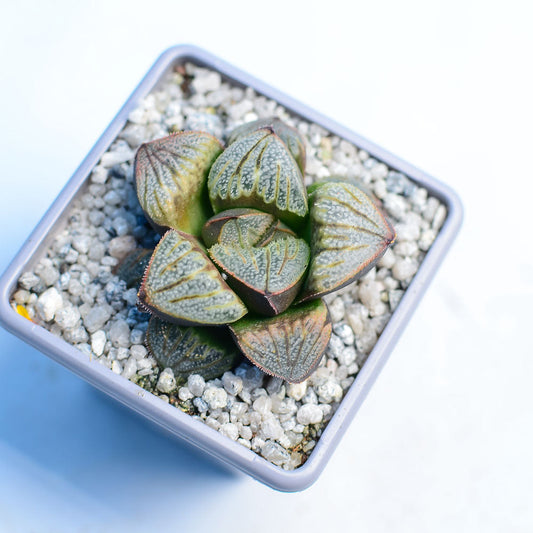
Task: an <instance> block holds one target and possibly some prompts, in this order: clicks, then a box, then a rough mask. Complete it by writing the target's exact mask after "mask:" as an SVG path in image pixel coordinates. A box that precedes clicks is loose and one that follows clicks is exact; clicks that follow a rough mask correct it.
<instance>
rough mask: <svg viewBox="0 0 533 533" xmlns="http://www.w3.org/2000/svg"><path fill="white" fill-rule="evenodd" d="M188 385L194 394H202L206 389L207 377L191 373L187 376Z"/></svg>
mask: <svg viewBox="0 0 533 533" xmlns="http://www.w3.org/2000/svg"><path fill="white" fill-rule="evenodd" d="M187 387H189V390H190V391H191V393H192V394H194V396H201V395H202V394H203V392H204V389H205V379H204V378H203V377H202V376H200V375H199V374H191V375H190V376H189V377H188V378H187Z"/></svg>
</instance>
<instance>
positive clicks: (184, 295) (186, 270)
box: [138, 230, 247, 325]
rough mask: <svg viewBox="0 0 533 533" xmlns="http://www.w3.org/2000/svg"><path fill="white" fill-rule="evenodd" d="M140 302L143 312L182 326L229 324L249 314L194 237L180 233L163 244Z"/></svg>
mask: <svg viewBox="0 0 533 533" xmlns="http://www.w3.org/2000/svg"><path fill="white" fill-rule="evenodd" d="M138 302H139V307H140V308H142V309H144V310H147V311H149V312H151V313H153V314H155V315H158V316H159V317H161V318H163V319H165V320H169V321H171V322H174V323H176V324H181V325H208V324H211V325H215V324H228V323H229V322H234V321H235V320H238V319H239V318H241V317H242V316H243V315H245V314H246V312H247V310H246V307H245V306H244V305H243V303H242V302H241V300H240V299H239V297H238V296H237V295H236V294H235V293H234V292H233V291H232V290H231V289H230V288H229V287H228V285H227V284H226V282H225V281H224V280H223V279H222V276H221V275H220V273H219V271H218V270H217V269H216V267H215V265H213V263H212V262H211V260H210V259H209V258H208V257H207V255H206V254H205V252H204V251H203V250H202V248H201V247H200V246H199V245H198V243H197V242H196V240H195V239H194V237H191V236H190V235H187V234H185V233H182V232H180V231H176V230H169V231H167V232H166V233H165V235H164V236H163V237H162V238H161V240H160V241H159V244H158V245H157V247H156V249H155V251H154V253H153V255H152V257H151V259H150V263H149V264H148V267H147V269H146V272H145V275H144V279H143V282H142V285H141V288H140V289H139V293H138Z"/></svg>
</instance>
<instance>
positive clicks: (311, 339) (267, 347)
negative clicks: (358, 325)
mask: <svg viewBox="0 0 533 533" xmlns="http://www.w3.org/2000/svg"><path fill="white" fill-rule="evenodd" d="M230 330H231V332H232V333H233V336H234V337H235V340H236V342H237V344H238V345H239V348H240V349H241V350H242V352H243V353H244V355H245V356H246V357H247V358H248V359H250V361H252V363H254V364H255V365H257V366H258V367H259V368H260V369H261V370H263V371H264V372H266V373H267V374H271V375H273V376H278V377H280V378H282V379H284V380H286V381H288V382H290V383H299V382H301V381H303V380H305V379H307V378H308V377H309V376H310V374H311V373H312V372H313V370H315V368H316V367H317V366H318V364H319V362H320V359H321V358H322V355H323V354H324V352H325V350H326V348H327V346H328V343H329V339H330V337H331V320H330V318H329V313H328V309H327V306H326V304H325V303H324V302H323V301H322V300H314V301H312V302H307V303H305V304H302V305H299V306H296V307H291V308H289V309H288V310H287V311H285V312H284V313H282V314H281V315H278V316H276V317H273V318H260V319H257V318H254V317H245V318H243V319H241V320H239V321H238V322H236V323H234V324H231V326H230Z"/></svg>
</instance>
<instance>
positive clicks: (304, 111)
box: [0, 46, 462, 491]
mask: <svg viewBox="0 0 533 533" xmlns="http://www.w3.org/2000/svg"><path fill="white" fill-rule="evenodd" d="M186 62H191V63H193V64H196V65H198V66H203V67H207V68H209V69H211V70H214V71H217V72H218V73H220V74H221V76H222V77H223V79H224V80H226V81H229V82H230V83H231V84H233V85H235V86H239V87H251V88H253V89H254V90H255V91H256V93H258V94H260V95H263V96H265V97H267V98H269V99H272V100H274V101H276V102H278V103H279V104H281V105H282V106H284V107H285V108H286V109H287V110H288V111H289V112H290V113H291V114H293V115H295V116H297V117H300V118H302V119H304V120H306V121H308V122H310V123H315V124H317V125H318V126H320V127H322V128H324V129H325V130H327V131H328V132H330V133H332V134H334V135H336V136H338V137H340V138H341V139H345V140H347V141H348V142H350V143H353V144H354V145H356V146H357V147H358V148H359V149H362V150H365V151H366V152H368V153H369V154H370V155H371V156H372V157H373V158H375V159H377V160H379V161H381V162H383V163H385V164H386V165H388V166H389V167H391V168H393V169H395V170H396V171H398V172H401V173H403V174H404V175H405V176H407V177H408V178H409V179H411V180H412V181H413V182H415V183H416V184H417V185H419V186H421V187H424V188H425V189H427V190H428V192H429V193H430V194H431V195H432V196H434V197H436V198H437V199H438V200H439V201H440V202H441V203H442V204H443V205H444V206H445V207H446V210H447V216H446V219H445V221H444V224H443V225H442V227H441V228H440V231H439V233H438V235H437V236H436V238H435V240H434V242H433V244H432V245H431V247H430V249H429V250H428V252H427V254H426V256H425V257H424V259H423V260H422V262H421V264H420V266H419V268H418V270H417V272H416V274H415V276H414V278H413V279H412V281H411V282H410V284H409V286H408V288H407V290H406V292H405V294H404V296H403V297H402V299H401V301H400V302H399V304H398V306H397V307H396V309H395V310H394V312H393V313H392V316H391V318H390V320H389V321H388V323H387V325H386V327H385V329H384V330H383V332H382V333H381V335H380V337H379V339H378V341H377V343H376V344H375V346H374V348H373V349H372V351H371V353H370V355H369V356H368V358H367V359H366V361H365V363H364V364H363V366H362V368H361V369H360V371H359V373H358V374H357V377H356V379H355V380H354V382H353V384H352V385H351V386H350V388H349V390H348V391H347V392H346V394H345V395H344V398H343V399H342V401H341V403H340V405H339V407H338V408H337V410H336V412H335V414H334V415H333V417H332V418H331V420H330V421H329V422H328V424H327V426H326V427H325V429H324V430H323V432H322V435H321V436H320V439H319V440H318V443H317V444H316V446H315V448H314V450H313V451H312V453H311V454H310V455H309V457H308V459H307V461H306V462H305V463H304V464H303V465H302V466H300V467H298V468H296V469H294V470H283V469H282V468H280V467H278V466H275V465H274V464H272V463H270V462H269V461H267V460H266V459H264V458H262V457H261V456H259V455H257V454H256V453H255V452H253V451H251V450H249V449H247V448H245V447H244V446H242V445H241V444H239V443H237V442H235V441H232V440H231V439H229V438H227V437H226V436H224V435H222V434H220V433H218V432H217V431H215V430H213V429H212V428H210V427H208V426H207V425H205V424H203V423H200V422H199V421H197V420H195V419H194V418H193V417H191V416H190V415H188V414H186V413H184V412H182V411H181V410H180V409H177V408H176V407H174V406H172V405H169V404H168V403H165V402H163V401H161V399H160V398H158V397H156V396H155V395H153V394H151V393H150V392H148V391H146V390H144V389H143V388H141V387H140V386H138V385H136V384H135V383H133V382H131V381H129V380H128V379H125V378H124V377H122V376H120V375H117V374H115V373H113V372H112V371H111V370H110V369H108V368H106V367H105V366H103V365H101V364H99V363H98V362H97V361H95V360H94V359H92V358H91V357H89V356H88V355H87V354H85V353H82V352H81V351H80V350H78V349H77V348H75V347H74V346H72V345H70V344H68V343H67V342H66V341H64V340H62V339H59V338H57V337H56V336H54V335H53V334H52V333H51V332H49V331H48V330H46V329H45V328H43V327H40V326H38V325H36V324H34V323H32V322H30V321H28V320H26V319H25V318H23V317H22V316H21V315H20V314H18V313H16V312H15V311H14V309H13V307H12V306H11V304H10V301H11V299H12V295H13V293H14V291H15V289H16V287H17V282H18V279H19V277H20V276H21V274H22V273H23V272H24V271H26V270H28V269H30V268H32V267H33V266H35V265H36V264H37V262H38V261H39V259H40V258H41V257H42V256H43V254H44V252H45V250H46V248H47V247H48V246H49V245H50V243H51V241H52V239H53V236H54V234H56V233H57V232H58V231H60V230H61V229H62V227H64V225H65V216H64V214H65V213H66V212H67V210H68V209H69V206H70V205H71V202H72V200H73V199H74V198H75V196H76V195H77V193H78V192H80V191H81V190H82V188H83V186H84V184H85V183H86V181H87V178H88V176H89V174H90V173H91V171H92V169H93V167H94V166H95V165H96V164H97V162H98V161H99V160H100V157H101V156H102V154H103V153H104V152H105V151H106V150H107V149H108V147H109V146H110V144H111V143H112V142H113V141H114V140H115V138H116V137H117V135H118V134H119V132H120V131H121V130H122V128H123V127H124V125H125V124H126V122H127V119H128V116H129V114H130V113H131V112H132V111H133V110H134V109H135V108H136V106H137V104H138V103H139V102H140V101H141V100H142V99H143V98H144V97H146V96H147V95H148V94H149V93H150V91H151V90H152V89H153V88H154V87H155V86H156V85H157V84H158V82H159V81H160V80H161V79H162V77H163V76H164V75H165V74H166V73H167V72H168V71H169V70H170V69H172V68H175V67H176V66H177V65H182V64H185V63H186ZM461 219H462V208H461V204H460V201H459V199H458V198H457V196H456V195H455V193H454V192H453V191H452V190H450V189H449V188H448V187H446V186H445V185H443V184H441V183H439V182H438V181H436V180H435V179H433V178H431V177H430V176H428V175H426V174H425V173H423V172H421V171H420V170H417V169H416V168H414V167H412V166H411V165H409V164H407V163H405V162H403V161H401V160H400V159H398V158H396V157H395V156H393V155H391V154H389V153H387V152H386V151H385V150H383V149H381V148H379V147H377V146H375V145H374V144H372V143H371V142H369V141H367V140H365V139H363V138H361V137H360V136H358V135H356V134H355V133H353V132H351V131H349V130H348V129H346V128H344V127H343V126H341V125H339V124H336V123H335V122H333V121H332V120H330V119H328V118H326V117H324V116H322V115H320V114H319V113H317V112H316V111H313V110H312V109H309V108H307V107H306V106H304V105H302V104H301V103H299V102H297V101H296V100H294V99H292V98H291V97H289V96H286V95H284V94H282V93H280V92H279V91H277V90H275V89H273V88H272V87H269V86H268V85H266V84H264V83H263V82H261V81H259V80H257V79H255V78H253V77H251V76H249V75H248V74H246V73H244V72H241V71H240V70H238V69H236V68H235V67H233V66H231V65H229V64H227V63H225V62H224V61H222V60H220V59H218V58H216V57H215V56H213V55H211V54H209V53H207V52H205V51H203V50H201V49H198V48H196V47H192V46H176V47H173V48H171V49H169V50H167V51H166V52H164V53H163V54H162V55H161V57H160V58H159V59H158V60H157V61H156V62H155V64H154V65H153V67H152V68H151V69H150V71H149V72H148V73H147V74H146V76H145V78H144V79H143V80H142V81H141V83H140V84H139V86H138V87H137V88H136V89H135V91H134V92H133V94H132V95H131V96H130V98H129V99H128V100H127V101H126V103H125V104H124V106H123V107H122V109H121V110H120V111H119V113H118V114H117V116H116V117H115V118H114V119H113V121H112V122H111V124H110V125H109V127H108V128H107V129H106V130H105V132H104V133H103V135H102V136H101V138H100V139H99V140H98V142H97V143H96V144H95V146H94V147H93V149H92V150H91V151H90V153H89V154H88V155H87V157H86V158H85V160H84V161H83V162H82V163H81V165H80V167H79V168H78V169H77V170H76V172H75V173H74V175H73V176H72V178H71V179H70V180H69V182H68V183H67V185H66V186H65V187H64V189H63V190H62V191H61V193H60V195H59V196H58V198H57V199H56V200H55V202H54V203H53V204H52V206H51V207H50V209H49V210H48V211H47V213H46V214H45V216H44V217H43V219H42V220H41V221H40V223H39V224H38V226H37V227H36V228H35V230H34V231H33V232H32V234H31V235H30V237H29V238H28V240H27V241H26V243H25V244H24V245H23V247H22V249H21V250H20V252H19V253H18V255H17V256H16V257H15V259H14V260H13V262H12V263H11V265H10V266H9V267H8V269H7V270H6V272H5V273H4V274H3V276H2V278H0V322H1V324H2V325H3V326H4V327H5V328H6V329H7V330H9V331H10V332H12V333H14V334H15V335H17V336H19V337H20V338H22V339H23V340H25V341H26V342H28V343H29V344H31V345H32V346H34V347H35V348H37V349H39V350H40V351H42V352H44V353H45V354H47V355H48V356H49V357H51V358H52V359H54V360H55V361H57V362H59V363H61V364H62V365H64V366H65V367H67V368H69V369H70V370H72V371H73V372H75V373H76V374H78V375H79V376H81V377H82V378H83V379H85V380H86V381H88V382H89V383H91V384H92V385H94V386H95V387H97V388H98V389H100V390H102V391H103V392H105V393H106V394H108V395H109V396H111V397H113V398H115V399H117V400H118V401H119V402H121V403H122V404H124V405H127V406H128V407H130V408H131V409H133V410H134V411H136V412H138V413H139V414H141V415H143V416H144V417H146V418H147V419H149V420H151V421H152V422H154V423H155V424H157V425H158V426H160V427H162V428H164V429H165V430H166V431H168V432H169V433H170V434H172V435H174V436H176V437H179V438H180V439H183V440H185V441H187V442H188V443H189V444H192V445H193V446H195V447H197V448H200V449H202V450H204V451H205V452H207V453H208V454H210V455H211V456H213V457H215V458H217V459H219V460H221V461H223V462H225V463H228V464H231V465H233V466H235V467H237V468H239V469H241V470H243V471H244V472H246V473H248V474H250V475H251V476H253V477H254V478H256V479H258V480H259V481H261V482H263V483H266V484H267V485H270V486H271V487H273V488H276V489H279V490H284V491H298V490H302V489H304V488H306V487H308V486H309V485H311V484H312V483H313V482H314V481H315V480H316V479H317V478H318V476H319V475H320V473H321V471H322V470H323V468H324V467H325V465H326V463H327V461H328V460H329V458H330V456H331V454H332V453H333V451H334V449H335V447H336V445H337V443H338V442H339V440H340V438H341V437H342V435H343V434H344V432H345V430H346V428H347V426H348V423H349V422H350V421H351V420H352V418H353V417H354V415H355V413H356V412H357V409H358V408H359V406H360V405H361V403H362V402H363V400H364V398H365V396H366V394H367V393H368V391H369V389H370V387H371V386H372V384H373V382H374V380H375V379H376V377H377V375H378V374H379V371H380V370H381V368H382V367H383V365H384V364H385V361H386V360H387V358H388V356H389V354H390V353H391V351H392V348H393V347H394V345H395V343H396V341H397V339H398V337H399V335H400V333H401V332H402V330H403V328H404V327H405V325H406V323H407V321H408V320H409V318H410V316H411V314H412V312H413V311H414V309H415V307H416V305H417V303H418V301H419V299H420V298H421V297H422V294H423V292H424V291H425V289H426V288H427V286H428V284H429V282H430V280H431V278H432V276H433V275H434V273H435V271H436V269H437V267H438V265H439V264H440V262H441V261H442V259H443V257H444V255H445V254H446V252H447V250H448V248H449V246H450V245H451V243H452V241H453V239H454V237H455V235H456V233H457V231H458V229H459V227H460V224H461Z"/></svg>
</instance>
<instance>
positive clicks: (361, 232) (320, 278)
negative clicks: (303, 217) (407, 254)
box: [298, 181, 396, 302]
mask: <svg viewBox="0 0 533 533" xmlns="http://www.w3.org/2000/svg"><path fill="white" fill-rule="evenodd" d="M309 209H310V212H309V224H310V234H311V264H310V266H309V274H308V276H307V279H306V281H305V285H304V288H303V290H302V294H301V295H300V296H299V298H298V300H299V301H300V302H302V301H306V300H310V299H314V298H318V297H320V296H323V295H324V294H327V293H329V292H332V291H335V290H337V289H340V288H341V287H344V286H345V285H347V284H348V283H351V282H352V281H355V280H356V279H357V278H358V277H360V276H362V275H363V274H365V273H366V272H367V271H368V270H370V268H372V267H373V266H374V264H375V263H376V261H377V260H378V259H379V258H380V257H381V256H382V255H383V253H384V252H385V250H386V249H387V247H388V246H389V245H390V244H391V243H392V242H394V239H395V236H396V234H395V231H394V228H393V227H392V226H391V225H390V223H389V222H388V220H387V219H386V218H385V216H384V215H383V213H382V212H381V211H380V209H379V208H378V206H377V205H376V204H375V203H374V202H373V201H372V199H371V197H370V196H368V195H367V194H366V193H365V192H363V191H362V190H361V189H360V188H359V187H357V186H355V185H354V184H352V183H349V182H346V181H339V182H324V183H322V184H320V185H319V186H317V187H315V188H314V189H313V190H312V192H311V194H310V196H309Z"/></svg>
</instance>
